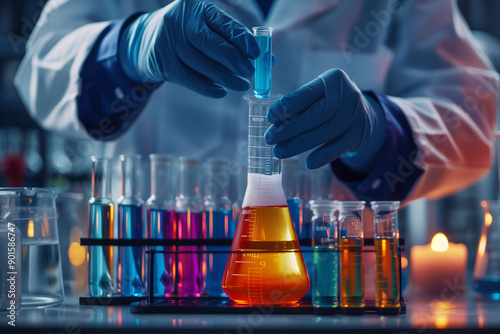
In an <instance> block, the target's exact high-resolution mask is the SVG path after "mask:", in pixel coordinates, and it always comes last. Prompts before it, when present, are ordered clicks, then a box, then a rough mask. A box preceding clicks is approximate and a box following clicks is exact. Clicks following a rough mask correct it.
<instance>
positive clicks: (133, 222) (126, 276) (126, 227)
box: [118, 204, 144, 296]
mask: <svg viewBox="0 0 500 334" xmlns="http://www.w3.org/2000/svg"><path fill="white" fill-rule="evenodd" d="M142 210H143V208H142V205H141V204H138V205H123V204H119V205H118V217H119V222H118V230H119V237H120V239H141V238H142V224H143V222H142V217H143V214H142ZM143 253H144V252H143V247H130V246H128V247H127V246H126V247H120V260H119V262H118V266H119V267H118V273H119V277H118V282H119V283H118V287H119V291H120V293H121V295H122V296H138V295H141V294H142V292H143V291H142V290H143V287H142V280H141V274H142V273H143V268H142V264H143Z"/></svg>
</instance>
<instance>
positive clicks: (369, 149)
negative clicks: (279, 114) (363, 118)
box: [340, 92, 385, 173]
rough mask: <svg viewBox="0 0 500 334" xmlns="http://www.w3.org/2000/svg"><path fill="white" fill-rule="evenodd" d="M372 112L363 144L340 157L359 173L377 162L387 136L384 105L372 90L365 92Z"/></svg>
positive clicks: (365, 171) (366, 170) (367, 169)
mask: <svg viewBox="0 0 500 334" xmlns="http://www.w3.org/2000/svg"><path fill="white" fill-rule="evenodd" d="M364 96H365V100H366V102H367V103H368V104H369V108H370V112H371V114H372V115H371V116H370V119H371V124H370V129H365V130H364V134H363V137H368V136H369V138H363V141H362V142H363V144H362V145H361V146H360V147H359V148H358V149H357V150H356V151H354V152H347V153H344V154H343V155H342V156H341V157H340V159H341V160H342V162H343V163H344V164H345V165H347V166H348V167H349V168H350V169H352V170H354V171H356V172H358V173H367V172H368V171H369V170H370V169H371V168H372V166H373V165H374V163H375V160H376V158H377V155H378V151H379V149H380V147H381V146H382V143H383V142H384V138H385V115H384V110H383V109H382V106H381V105H380V103H379V102H378V100H377V99H375V98H374V97H373V96H372V94H371V93H370V92H368V93H364Z"/></svg>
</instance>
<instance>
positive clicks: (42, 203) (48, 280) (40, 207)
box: [0, 188, 64, 307]
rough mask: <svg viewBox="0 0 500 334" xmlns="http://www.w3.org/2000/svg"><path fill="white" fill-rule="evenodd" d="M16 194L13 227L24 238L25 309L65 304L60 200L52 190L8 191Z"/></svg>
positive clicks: (22, 263) (22, 281)
mask: <svg viewBox="0 0 500 334" xmlns="http://www.w3.org/2000/svg"><path fill="white" fill-rule="evenodd" d="M0 190H8V191H14V192H15V193H16V198H15V201H14V217H13V223H14V225H16V226H17V227H18V228H19V230H20V232H21V236H22V248H23V250H22V254H23V256H22V261H21V267H22V269H21V270H22V276H21V291H22V293H21V305H22V307H25V306H28V307H31V306H34V307H38V306H46V305H53V304H57V303H60V302H62V301H63V300H64V287H63V278H62V269H61V255H60V249H59V235H58V230H57V214H56V197H57V194H56V192H55V191H54V190H53V189H48V188H4V189H0Z"/></svg>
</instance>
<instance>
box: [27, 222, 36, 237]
mask: <svg viewBox="0 0 500 334" xmlns="http://www.w3.org/2000/svg"><path fill="white" fill-rule="evenodd" d="M34 235H35V226H34V224H33V221H32V220H29V221H28V237H30V238H33V236H34Z"/></svg>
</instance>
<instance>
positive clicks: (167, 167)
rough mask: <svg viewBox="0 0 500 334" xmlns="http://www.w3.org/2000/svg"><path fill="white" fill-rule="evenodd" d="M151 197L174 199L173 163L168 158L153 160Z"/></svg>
mask: <svg viewBox="0 0 500 334" xmlns="http://www.w3.org/2000/svg"><path fill="white" fill-rule="evenodd" d="M151 196H154V197H156V198H159V199H171V198H173V189H172V161H171V160H170V159H169V158H167V157H158V158H153V157H152V158H151Z"/></svg>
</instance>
